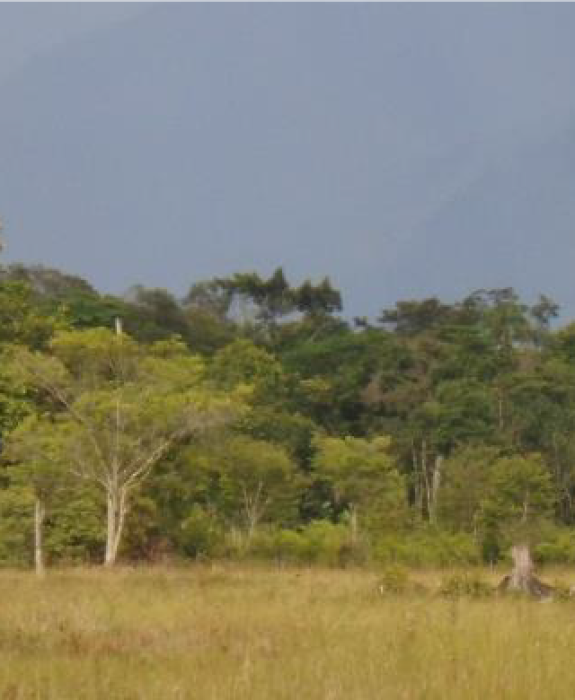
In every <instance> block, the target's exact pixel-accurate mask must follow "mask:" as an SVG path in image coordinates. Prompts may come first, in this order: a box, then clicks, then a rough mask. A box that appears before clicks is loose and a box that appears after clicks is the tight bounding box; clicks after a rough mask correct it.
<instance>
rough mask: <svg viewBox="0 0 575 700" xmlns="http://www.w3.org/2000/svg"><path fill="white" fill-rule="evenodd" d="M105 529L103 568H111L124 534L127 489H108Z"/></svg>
mask: <svg viewBox="0 0 575 700" xmlns="http://www.w3.org/2000/svg"><path fill="white" fill-rule="evenodd" d="M106 502H107V528H106V554H105V557H104V564H105V566H108V567H112V566H114V564H115V563H116V559H117V558H118V551H119V549H120V543H121V541H122V534H123V532H124V523H125V521H126V513H127V489H116V488H113V487H111V488H109V490H108V493H107V498H106Z"/></svg>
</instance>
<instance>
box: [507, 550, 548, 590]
mask: <svg viewBox="0 0 575 700" xmlns="http://www.w3.org/2000/svg"><path fill="white" fill-rule="evenodd" d="M511 557H512V559H513V570H512V571H511V574H510V575H508V576H505V578H503V580H502V581H501V583H500V584H499V585H498V586H497V590H498V591H499V592H501V593H507V592H515V593H526V594H528V595H531V596H533V597H535V598H548V597H549V596H551V595H552V594H553V587H552V586H548V585H547V584H546V583H543V581H540V580H539V579H538V578H537V577H536V576H535V574H534V573H533V571H534V568H535V567H534V566H533V560H532V559H531V552H530V551H529V545H526V544H517V545H514V546H513V547H512V548H511Z"/></svg>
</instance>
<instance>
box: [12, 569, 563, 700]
mask: <svg viewBox="0 0 575 700" xmlns="http://www.w3.org/2000/svg"><path fill="white" fill-rule="evenodd" d="M441 576H442V575H439V574H437V575H434V574H426V575H425V576H422V577H420V583H422V584H423V585H425V586H426V588H427V591H428V592H427V593H426V592H422V591H415V589H414V591H413V592H406V593H403V594H393V593H389V594H384V595H381V593H380V592H379V591H378V586H377V581H378V578H377V576H376V575H375V574H371V573H366V572H360V571H329V570H295V569H294V570H270V569H265V568H257V567H252V568H248V567H246V568H233V567H230V568H223V567H218V568H209V567H197V568H192V569H186V570H158V569H142V570H127V569H124V570H119V571H116V572H104V571H91V570H68V571H61V572H52V573H51V574H50V575H49V576H48V577H47V578H46V579H45V580H43V581H38V580H36V579H35V578H34V577H33V576H32V575H31V574H26V573H9V572H4V573H2V574H0V698H6V699H10V700H11V699H16V698H41V699H44V698H46V699H48V698H49V699H54V700H56V699H57V700H66V699H68V698H69V699H70V700H76V699H77V700H81V699H83V698H86V699H87V698H90V699H92V698H106V699H111V700H116V699H117V700H123V699H126V700H128V699H132V698H133V699H136V698H146V699H148V698H150V699H151V698H154V699H156V698H157V699H158V700H160V699H161V700H169V699H170V698H198V699H201V700H209V699H220V698H234V699H236V698H237V699H245V700H248V699H249V700H260V699H261V700H264V699H265V700H275V699H276V698H277V699H285V700H296V699H300V698H301V699H303V700H308V699H309V700H316V699H317V700H320V699H321V700H329V699H332V700H335V699H340V698H341V699H345V700H360V699H361V700H367V699H371V698H373V699H376V698H377V699H378V700H379V699H387V698H389V699H396V698H397V699H410V700H411V699H412V698H413V699H418V700H419V699H422V700H423V699H427V698H429V699H435V698H437V699H438V700H440V699H441V700H445V699H450V698H453V699H457V700H472V699H474V698H477V699H478V700H479V699H481V700H485V699H500V698H501V699H507V698H509V699H517V700H526V699H529V698H537V699H538V700H541V699H542V698H543V699H545V700H551V699H553V698H565V699H570V698H573V697H574V696H575V664H573V658H574V656H575V601H571V600H564V601H559V600H557V601H552V602H546V603H539V602H534V601H530V600H522V599H513V598H496V597H493V598H478V599H473V598H465V597H459V598H458V597H445V596H440V595H437V594H436V593H435V592H434V591H436V590H437V589H438V587H439V578H440V577H441Z"/></svg>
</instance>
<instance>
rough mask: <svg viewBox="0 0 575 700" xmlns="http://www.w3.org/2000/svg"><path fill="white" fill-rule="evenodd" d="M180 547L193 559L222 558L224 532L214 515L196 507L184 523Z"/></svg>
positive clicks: (180, 534) (179, 539)
mask: <svg viewBox="0 0 575 700" xmlns="http://www.w3.org/2000/svg"><path fill="white" fill-rule="evenodd" d="M178 545H179V547H180V548H181V549H182V551H183V552H184V553H185V554H187V555H188V556H191V557H213V556H220V555H221V554H222V553H223V550H224V532H223V530H222V527H221V525H220V524H219V523H218V521H217V520H216V518H215V517H214V515H213V514H212V513H210V512H208V511H206V510H205V509H204V508H202V507H201V506H199V505H195V506H194V507H193V508H192V511H191V513H190V515H189V516H188V517H187V518H186V519H185V520H184V522H183V523H182V526H181V529H180V532H179V537H178Z"/></svg>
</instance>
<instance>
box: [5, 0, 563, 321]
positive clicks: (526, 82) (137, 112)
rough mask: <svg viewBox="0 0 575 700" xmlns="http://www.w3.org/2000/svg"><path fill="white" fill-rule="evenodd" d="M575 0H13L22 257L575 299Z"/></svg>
mask: <svg viewBox="0 0 575 700" xmlns="http://www.w3.org/2000/svg"><path fill="white" fill-rule="evenodd" d="M574 34H575V7H574V6H573V5H569V4H562V5H557V4H549V5H546V4H437V5H436V4H413V5H411V4H409V5H401V4H396V5H393V4H358V5H354V4H337V5H336V4H333V5H330V4H310V5H303V4H293V5H286V4H277V5H275V4H252V5H243V4H214V5H208V4H204V5H199V4H174V5H135V4H126V5H117V4H68V3H66V4H35V5H31V4H22V5H16V4H0V87H1V88H2V92H1V95H2V98H1V107H2V108H1V109H0V213H1V215H2V217H3V218H4V220H5V221H6V224H7V231H6V234H7V238H8V253H7V259H8V260H16V259H19V260H23V261H25V262H41V263H44V264H46V265H53V266H56V267H60V268H63V269H66V270H68V271H71V272H76V273H78V274H81V275H83V276H85V277H87V278H88V279H89V280H91V281H92V282H94V283H95V284H96V285H97V286H99V287H100V288H102V289H105V290H110V291H115V292H121V291H123V290H125V289H126V288H127V287H129V286H130V285H131V284H132V283H135V282H142V283H144V284H148V285H158V286H166V287H168V288H170V289H172V290H173V291H175V292H177V293H183V292H184V291H185V290H186V289H187V287H188V286H189V284H191V283H192V282H193V281H195V280H198V279H200V278H205V277H210V276H213V275H221V274H226V273H228V272H231V271H233V270H248V269H257V270H259V271H260V272H262V273H269V272H270V271H271V270H272V269H273V268H274V267H275V266H277V265H284V267H285V268H286V270H287V273H288V275H291V276H292V277H294V278H295V279H296V280H299V279H301V278H303V277H307V276H312V277H319V276H322V275H324V274H329V275H331V276H332V278H333V280H334V282H335V284H336V285H339V286H340V287H341V288H342V289H343V292H344V299H345V300H346V301H347V309H348V311H349V312H350V313H370V314H372V313H376V312H377V311H378V310H379V309H380V308H381V307H382V306H383V305H386V304H390V303H393V302H394V301H395V300H396V299H398V298H404V297H416V296H421V295H423V294H433V293H438V294H441V295H445V296H447V297H450V298H453V297H454V296H458V295H461V294H465V293H467V292H469V291H471V290H472V289H474V288H477V287H483V286H503V285H505V286H507V285H514V286H517V287H518V288H519V289H520V290H521V291H523V292H525V293H526V294H528V295H533V294H536V293H537V292H539V291H543V292H546V293H548V294H550V295H555V296H556V297H557V299H558V301H560V302H562V303H563V304H564V305H565V306H566V307H567V308H568V309H570V310H572V311H573V312H575V288H574V289H572V285H571V275H572V272H571V271H572V269H573V266H574V265H575V198H574V197H573V193H574V191H575V157H573V156H575V118H574V114H575V112H574V108H575V92H574V91H573V87H572V86H573V83H574V80H573V78H574V68H575V47H574V45H573V44H574V42H573V40H572V37H573V36H574Z"/></svg>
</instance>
